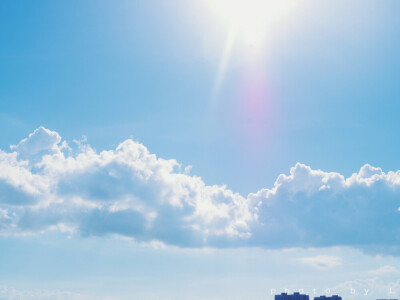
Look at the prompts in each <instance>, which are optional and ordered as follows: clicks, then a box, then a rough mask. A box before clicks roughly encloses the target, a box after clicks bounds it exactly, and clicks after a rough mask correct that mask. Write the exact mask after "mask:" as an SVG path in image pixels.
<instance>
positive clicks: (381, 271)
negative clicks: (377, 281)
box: [367, 265, 400, 276]
mask: <svg viewBox="0 0 400 300" xmlns="http://www.w3.org/2000/svg"><path fill="white" fill-rule="evenodd" d="M399 273H400V270H399V269H397V268H396V267H394V266H390V265H387V266H382V267H380V268H378V269H376V270H369V271H368V272H367V274H368V275H374V276H382V275H389V274H390V275H393V274H399Z"/></svg>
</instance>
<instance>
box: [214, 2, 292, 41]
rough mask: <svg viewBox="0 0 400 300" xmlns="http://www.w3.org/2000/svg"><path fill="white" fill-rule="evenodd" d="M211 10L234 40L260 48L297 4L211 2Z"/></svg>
mask: <svg viewBox="0 0 400 300" xmlns="http://www.w3.org/2000/svg"><path fill="white" fill-rule="evenodd" d="M208 3H209V6H210V8H211V9H212V10H213V11H214V13H215V14H216V15H217V17H218V18H220V19H221V20H222V21H223V22H224V23H225V24H226V26H227V27H228V28H227V29H228V30H229V31H233V33H234V35H235V37H236V38H237V39H240V40H241V41H242V42H244V43H246V44H249V45H251V46H254V47H261V46H262V44H263V43H264V42H265V40H266V38H267V36H268V34H269V33H270V32H271V31H272V30H273V29H274V28H276V25H277V24H276V23H277V22H278V21H281V20H282V18H283V17H284V16H286V15H287V14H288V13H289V12H290V11H291V9H292V8H293V6H294V4H295V3H296V1H295V0H274V1H271V0H208Z"/></svg>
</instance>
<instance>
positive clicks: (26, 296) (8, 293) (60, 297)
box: [0, 286, 105, 300]
mask: <svg viewBox="0 0 400 300" xmlns="http://www.w3.org/2000/svg"><path fill="white" fill-rule="evenodd" d="M92 299H93V298H91V297H88V296H86V295H82V294H79V293H73V292H69V291H59V290H46V289H35V290H21V289H16V288H14V287H8V286H0V300H92ZM104 300H105V299H104Z"/></svg>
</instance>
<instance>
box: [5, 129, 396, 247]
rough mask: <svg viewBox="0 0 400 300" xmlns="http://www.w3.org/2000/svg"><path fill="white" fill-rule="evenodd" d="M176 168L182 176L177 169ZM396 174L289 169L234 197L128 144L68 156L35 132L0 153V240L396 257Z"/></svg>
mask: <svg viewBox="0 0 400 300" xmlns="http://www.w3.org/2000/svg"><path fill="white" fill-rule="evenodd" d="M182 169H183V171H182ZM399 207H400V172H399V171H397V172H388V173H384V172H383V171H382V170H381V169H380V168H375V167H372V166H370V165H365V166H363V167H362V168H361V169H360V171H359V172H358V173H354V174H353V175H352V176H350V177H349V178H345V177H344V176H343V175H341V174H339V173H334V172H324V171H321V170H313V169H311V168H310V167H309V166H306V165H303V164H299V163H298V164H296V166H294V167H293V168H291V170H290V173H289V174H288V175H284V174H282V175H280V176H279V177H278V178H277V180H276V181H275V183H274V184H273V187H272V188H265V189H262V190H260V191H258V192H256V193H253V194H250V195H248V196H247V197H244V196H242V195H240V194H237V193H234V192H232V191H231V190H229V189H227V188H226V187H225V186H217V185H213V186H208V185H206V184H205V183H204V181H203V180H202V179H201V178H200V177H198V176H191V175H189V172H188V168H184V167H181V166H180V164H179V163H178V162H177V161H176V160H174V159H169V160H166V159H162V158H158V157H157V156H156V155H154V154H152V153H150V152H149V151H148V149H147V148H146V147H145V146H144V145H142V144H140V143H138V142H135V141H133V140H126V141H124V142H122V143H121V144H120V145H119V146H118V147H117V148H116V149H115V150H108V151H101V152H96V151H95V150H94V149H92V148H91V147H90V146H89V145H88V144H85V141H82V142H80V143H79V144H78V147H77V149H70V148H69V147H68V145H67V143H66V142H65V141H62V139H61V137H60V135H59V134H58V133H57V132H54V131H50V130H48V129H45V128H43V127H40V128H38V129H37V130H35V131H34V132H33V133H32V134H30V135H29V137H28V138H26V139H24V140H22V141H21V142H20V143H19V144H18V145H16V146H12V147H11V152H5V151H1V150H0V209H1V210H0V233H1V234H3V235H10V234H38V233H43V232H46V231H49V230H60V231H62V232H68V233H69V234H70V233H71V232H72V233H73V232H75V233H78V234H82V235H104V234H117V235H120V236H126V237H129V238H133V239H135V240H136V241H139V242H143V243H149V242H154V241H158V242H160V243H163V244H166V245H176V246H182V247H202V246H214V247H230V246H261V247H269V248H288V247H329V246H333V245H345V246H353V247H357V248H361V249H367V250H368V251H375V252H381V253H395V254H398V253H400V252H399V248H398V245H399V242H400V234H399V233H400V212H399V210H398V208H399Z"/></svg>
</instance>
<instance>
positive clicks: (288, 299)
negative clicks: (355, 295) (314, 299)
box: [275, 292, 342, 300]
mask: <svg viewBox="0 0 400 300" xmlns="http://www.w3.org/2000/svg"><path fill="white" fill-rule="evenodd" d="M275 300H310V299H309V297H308V295H303V294H300V293H297V292H296V293H293V295H288V294H287V293H282V294H280V295H275ZM321 300H322V299H321ZM335 300H342V299H335Z"/></svg>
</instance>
